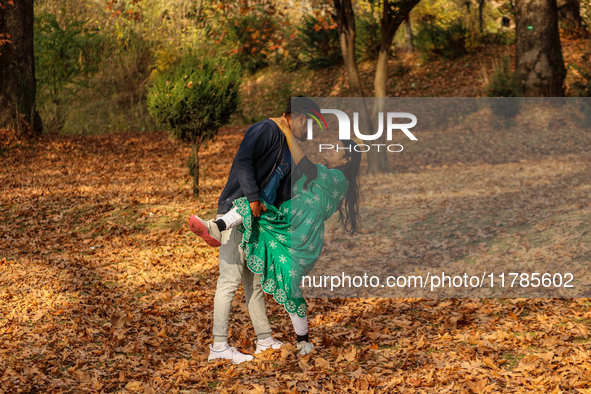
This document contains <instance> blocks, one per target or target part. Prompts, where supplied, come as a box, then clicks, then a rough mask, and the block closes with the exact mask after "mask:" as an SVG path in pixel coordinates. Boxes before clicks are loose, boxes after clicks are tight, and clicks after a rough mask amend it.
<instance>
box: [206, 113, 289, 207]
mask: <svg viewBox="0 0 591 394" xmlns="http://www.w3.org/2000/svg"><path fill="white" fill-rule="evenodd" d="M282 148H283V149H289V148H288V146H287V142H286V141H285V136H284V135H283V133H282V132H281V130H280V129H279V126H277V124H275V122H273V121H272V120H271V119H265V120H262V121H260V122H258V123H255V124H254V125H252V126H250V127H249V128H248V130H246V133H245V134H244V138H243V139H242V142H241V143H240V148H238V153H236V157H235V158H234V162H233V163H232V168H231V169H230V175H228V182H227V183H226V187H224V190H223V191H222V194H221V195H220V199H219V200H218V214H224V213H227V212H228V211H229V210H231V209H232V202H234V200H236V199H238V198H240V197H243V196H246V198H247V199H248V202H253V201H258V200H259V191H260V190H262V188H263V186H264V185H265V182H266V180H267V179H268V177H269V174H271V172H272V171H273V170H274V168H275V165H276V164H278V162H279V161H280V160H281V156H280V153H281V149H282ZM290 175H291V171H289V172H288V173H287V175H286V176H285V177H284V178H283V179H282V180H281V183H280V184H279V189H278V190H277V198H276V199H275V206H276V207H279V206H280V205H281V203H283V202H285V201H287V200H289V199H290V198H291V176H290Z"/></svg>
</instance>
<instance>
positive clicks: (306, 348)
mask: <svg viewBox="0 0 591 394" xmlns="http://www.w3.org/2000/svg"><path fill="white" fill-rule="evenodd" d="M296 348H297V349H298V350H299V351H300V352H299V353H298V355H300V356H304V355H306V354H310V353H311V352H312V350H314V345H312V344H311V343H310V342H307V341H301V342H298V345H297V346H296Z"/></svg>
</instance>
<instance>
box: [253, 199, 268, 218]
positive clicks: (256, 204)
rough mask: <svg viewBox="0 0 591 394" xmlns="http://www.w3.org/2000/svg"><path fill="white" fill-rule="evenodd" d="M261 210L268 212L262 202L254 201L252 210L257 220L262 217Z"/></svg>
mask: <svg viewBox="0 0 591 394" xmlns="http://www.w3.org/2000/svg"><path fill="white" fill-rule="evenodd" d="M261 209H262V210H263V212H264V211H266V210H267V207H266V206H264V205H263V203H261V202H260V201H253V202H251V203H250V210H251V212H252V216H253V217H255V218H259V217H261Z"/></svg>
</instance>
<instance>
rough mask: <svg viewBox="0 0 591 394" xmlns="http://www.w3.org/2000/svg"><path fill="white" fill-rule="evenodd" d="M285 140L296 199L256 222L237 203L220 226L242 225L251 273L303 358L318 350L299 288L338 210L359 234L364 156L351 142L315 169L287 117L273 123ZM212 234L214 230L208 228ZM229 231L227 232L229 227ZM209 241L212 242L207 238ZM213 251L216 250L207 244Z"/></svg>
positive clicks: (195, 225) (194, 224)
mask: <svg viewBox="0 0 591 394" xmlns="http://www.w3.org/2000/svg"><path fill="white" fill-rule="evenodd" d="M271 119H272V120H273V121H274V122H275V123H277V125H278V126H279V128H280V129H281V131H282V132H283V134H284V135H285V137H286V140H287V144H288V147H289V150H290V151H291V156H292V160H293V163H295V166H296V170H298V171H292V174H294V173H298V172H299V173H302V174H303V175H302V176H301V177H300V178H299V179H297V181H296V182H295V183H294V186H293V193H294V196H293V198H292V199H291V200H289V201H286V202H284V203H283V204H281V206H280V207H279V208H276V207H275V206H273V205H271V204H268V203H267V202H265V201H263V204H264V205H265V207H266V210H265V211H264V212H262V213H261V217H260V219H257V220H253V217H252V214H251V211H250V206H249V203H248V200H247V199H246V197H242V198H239V199H238V200H236V201H235V202H234V208H235V209H233V210H232V211H230V212H229V213H228V214H226V215H227V217H226V215H225V216H224V217H222V218H220V219H218V220H225V224H228V225H229V226H235V225H237V224H239V223H242V224H243V226H244V227H243V229H241V231H242V232H243V237H242V242H241V245H240V246H241V248H242V249H244V251H245V255H246V264H247V266H248V268H249V269H250V270H251V271H252V272H254V273H256V274H260V275H261V284H262V287H263V290H264V291H265V292H266V293H269V294H273V298H274V299H275V300H276V301H277V302H278V303H280V304H281V305H283V306H284V307H285V309H286V310H287V312H288V313H289V316H290V318H291V321H292V323H293V326H294V330H295V332H296V338H297V347H298V349H300V354H308V353H310V352H311V351H312V349H313V348H314V346H313V345H312V344H311V343H310V342H309V341H308V320H307V304H306V301H305V299H304V298H303V295H302V293H301V290H300V288H299V283H300V282H301V277H302V276H304V275H307V274H308V273H309V272H310V271H311V270H312V269H313V268H314V265H315V264H316V261H318V258H319V256H320V252H321V251H322V244H323V238H324V222H325V221H326V220H328V219H329V218H330V217H331V216H332V215H333V214H334V213H335V212H336V211H337V210H338V211H339V215H340V222H341V223H343V225H344V227H345V229H346V230H347V231H349V232H350V233H355V232H356V231H357V224H358V220H359V210H358V206H359V204H358V201H359V187H358V182H357V176H358V174H359V165H360V162H361V154H360V153H359V152H357V151H356V150H355V147H356V144H355V142H353V141H351V140H345V141H336V142H335V143H334V144H333V145H334V146H335V148H333V149H331V150H329V151H327V152H326V154H325V155H324V157H323V164H312V162H310V160H309V159H308V157H307V156H306V155H305V154H304V152H303V151H302V149H301V148H300V146H299V144H298V142H297V139H295V138H292V134H291V129H290V128H289V124H288V122H287V120H286V119H285V118H284V117H281V118H271ZM202 223H203V221H202V220H200V219H199V218H197V217H196V216H194V217H192V218H191V229H192V230H193V232H195V233H196V234H197V235H199V236H201V237H202V238H204V239H205V240H206V241H211V234H210V232H209V231H208V230H207V229H206V228H205V227H204V226H203V225H202ZM208 228H210V227H208ZM226 228H229V227H226ZM208 237H209V238H208ZM208 244H210V245H214V244H212V243H211V242H208Z"/></svg>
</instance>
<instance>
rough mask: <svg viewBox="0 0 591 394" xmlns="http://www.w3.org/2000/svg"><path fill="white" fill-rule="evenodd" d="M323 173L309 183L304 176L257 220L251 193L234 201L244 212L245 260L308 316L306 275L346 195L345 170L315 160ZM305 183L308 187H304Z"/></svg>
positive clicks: (279, 297) (290, 307) (289, 306)
mask: <svg viewBox="0 0 591 394" xmlns="http://www.w3.org/2000/svg"><path fill="white" fill-rule="evenodd" d="M316 167H317V169H318V175H317V176H316V179H314V180H311V181H310V182H308V184H307V185H305V184H306V181H307V179H308V178H307V177H306V176H305V175H304V176H302V177H301V178H300V179H298V180H297V181H296V183H295V184H294V186H293V193H294V195H293V198H292V199H291V200H289V201H286V202H284V203H283V204H281V206H280V207H279V208H276V207H275V206H273V205H270V204H267V203H265V202H264V201H263V204H264V205H265V206H266V207H267V210H266V211H264V212H261V217H260V219H258V220H257V219H253V217H252V214H251V211H250V205H249V203H248V200H247V199H246V197H242V198H239V199H238V200H236V201H235V202H234V206H235V207H237V208H238V213H239V214H240V215H241V216H242V217H243V223H242V226H241V227H240V231H241V232H242V233H243V236H242V242H241V243H240V247H241V248H242V249H244V251H245V253H246V264H247V266H248V268H249V269H250V270H251V271H252V272H254V273H255V274H260V275H261V284H262V286H263V290H264V291H265V292H266V293H269V294H273V298H275V301H277V302H278V303H280V304H281V305H283V306H285V309H286V310H287V311H288V312H289V313H297V315H298V316H300V317H305V316H306V311H307V307H308V305H307V304H306V300H305V299H304V298H303V295H302V293H301V290H300V287H299V285H300V283H301V278H302V276H304V275H307V274H308V273H309V272H310V271H311V270H312V269H313V268H314V265H315V264H316V261H318V257H319V256H320V252H321V251H322V244H323V240H324V222H325V221H326V220H327V219H328V218H330V217H331V216H332V215H333V214H334V213H335V212H336V210H337V209H338V207H339V205H340V204H341V202H342V201H343V199H344V198H345V195H346V194H347V187H348V183H347V179H346V178H345V176H344V175H343V173H342V172H341V171H340V170H337V169H334V168H333V169H329V168H327V167H326V166H324V165H322V164H317V165H316ZM304 186H305V187H304Z"/></svg>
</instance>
